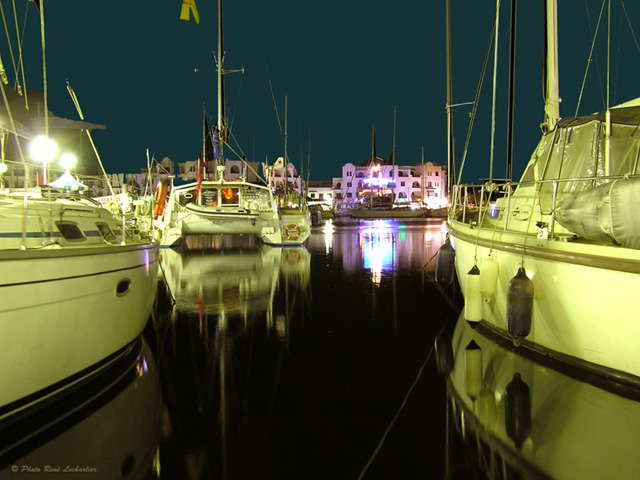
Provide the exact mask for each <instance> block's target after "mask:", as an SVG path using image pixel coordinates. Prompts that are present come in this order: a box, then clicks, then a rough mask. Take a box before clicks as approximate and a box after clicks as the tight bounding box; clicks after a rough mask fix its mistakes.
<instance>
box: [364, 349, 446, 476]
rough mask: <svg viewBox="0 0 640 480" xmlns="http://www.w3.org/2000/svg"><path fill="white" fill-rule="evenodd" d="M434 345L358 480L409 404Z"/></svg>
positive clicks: (371, 462)
mask: <svg viewBox="0 0 640 480" xmlns="http://www.w3.org/2000/svg"><path fill="white" fill-rule="evenodd" d="M434 347H435V345H432V346H431V349H430V350H429V354H428V355H427V358H426V359H425V360H424V362H423V363H422V366H421V367H420V370H418V375H417V376H416V378H415V380H414V381H413V383H412V384H411V387H409V390H408V391H407V394H406V395H405V397H404V400H403V401H402V404H401V405H400V408H399V409H398V411H397V412H396V414H395V415H394V417H393V420H391V423H390V424H389V426H388V427H387V429H386V430H385V432H384V434H383V435H382V438H381V439H380V442H379V443H378V446H377V447H376V449H375V450H374V452H373V455H371V458H370V459H369V461H368V462H367V464H366V465H365V466H364V468H363V469H362V472H360V475H359V476H358V480H362V478H364V475H365V473H366V472H367V470H368V469H369V467H370V466H371V465H372V464H373V461H374V460H375V459H376V457H377V456H378V453H379V452H380V450H381V449H382V445H384V442H385V440H386V439H387V436H388V435H389V432H391V429H392V428H393V426H394V425H395V423H396V421H397V420H398V418H399V417H400V414H401V413H402V410H404V407H405V406H406V405H407V401H408V400H409V397H410V396H411V392H412V391H413V389H414V388H415V386H416V385H417V383H418V380H420V377H421V376H422V372H423V371H424V368H425V367H426V366H427V363H428V362H429V359H430V358H431V354H432V353H433V349H434Z"/></svg>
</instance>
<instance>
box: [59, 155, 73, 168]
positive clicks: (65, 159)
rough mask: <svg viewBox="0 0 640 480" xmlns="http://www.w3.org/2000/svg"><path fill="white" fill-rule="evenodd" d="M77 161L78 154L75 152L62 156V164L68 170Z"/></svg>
mask: <svg viewBox="0 0 640 480" xmlns="http://www.w3.org/2000/svg"><path fill="white" fill-rule="evenodd" d="M76 161H77V159H76V156H75V155H74V154H73V153H65V154H64V155H62V156H61V157H60V165H62V168H64V169H65V170H66V171H67V172H69V170H71V169H72V168H73V167H74V166H75V164H76Z"/></svg>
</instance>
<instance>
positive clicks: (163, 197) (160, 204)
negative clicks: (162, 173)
mask: <svg viewBox="0 0 640 480" xmlns="http://www.w3.org/2000/svg"><path fill="white" fill-rule="evenodd" d="M166 202H167V185H166V184H165V183H164V182H158V187H157V188H156V197H155V206H154V207H153V218H154V220H157V219H158V217H159V216H160V215H162V212H164V205H165V203H166Z"/></svg>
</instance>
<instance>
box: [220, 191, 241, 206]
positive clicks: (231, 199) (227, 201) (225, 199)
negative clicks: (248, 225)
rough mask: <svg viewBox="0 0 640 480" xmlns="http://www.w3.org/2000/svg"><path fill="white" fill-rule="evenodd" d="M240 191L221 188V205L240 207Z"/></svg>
mask: <svg viewBox="0 0 640 480" xmlns="http://www.w3.org/2000/svg"><path fill="white" fill-rule="evenodd" d="M239 192H240V191H239V189H237V188H221V189H220V205H227V206H228V205H238V204H239Z"/></svg>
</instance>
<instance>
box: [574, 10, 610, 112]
mask: <svg viewBox="0 0 640 480" xmlns="http://www.w3.org/2000/svg"><path fill="white" fill-rule="evenodd" d="M606 1H607V0H602V7H601V8H600V15H599V16H598V24H597V25H596V31H595V33H594V34H593V41H592V42H591V50H590V51H589V58H588V59H587V68H586V69H585V72H584V78H583V80H582V86H581V87H580V95H579V96H578V104H577V105H576V113H575V115H574V116H575V117H577V116H578V109H579V108H580V103H581V102H582V94H583V92H584V86H585V84H586V83H587V74H588V73H589V66H590V65H591V62H592V61H593V49H594V48H595V44H596V38H597V37H598V30H599V29H600V21H601V20H602V14H603V12H604V4H605V2H606ZM584 3H585V8H586V9H587V22H588V23H589V30H591V17H590V16H589V6H588V5H587V0H585V1H584ZM596 68H598V61H597V60H596ZM597 78H598V82H600V75H598V76H597ZM600 94H602V84H601V85H600ZM602 103H603V104H604V97H603V98H602Z"/></svg>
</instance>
